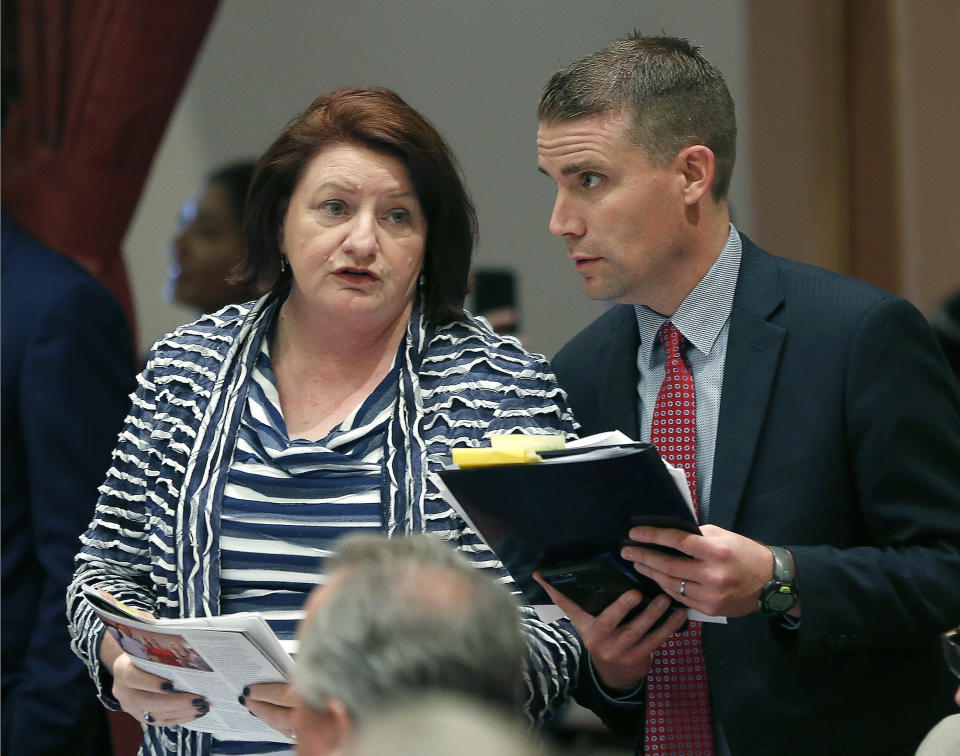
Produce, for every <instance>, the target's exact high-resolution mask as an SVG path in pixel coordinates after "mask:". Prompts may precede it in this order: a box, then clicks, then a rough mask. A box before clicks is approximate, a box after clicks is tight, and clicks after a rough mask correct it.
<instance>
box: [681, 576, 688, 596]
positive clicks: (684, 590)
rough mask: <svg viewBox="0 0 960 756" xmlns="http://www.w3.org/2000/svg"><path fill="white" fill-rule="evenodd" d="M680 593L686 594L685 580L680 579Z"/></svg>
mask: <svg viewBox="0 0 960 756" xmlns="http://www.w3.org/2000/svg"><path fill="white" fill-rule="evenodd" d="M680 595H681V596H686V595H687V581H686V580H681V581H680Z"/></svg>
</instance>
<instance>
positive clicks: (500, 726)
mask: <svg viewBox="0 0 960 756" xmlns="http://www.w3.org/2000/svg"><path fill="white" fill-rule="evenodd" d="M347 752H348V754H349V756H382V754H385V753H388V754H390V756H490V754H495V756H547V754H548V751H547V750H546V749H545V747H544V746H543V745H542V744H538V743H536V742H534V740H533V739H532V738H531V736H530V734H529V733H528V732H527V731H526V729H525V727H524V726H523V725H522V724H521V721H520V719H519V717H515V718H514V717H509V716H507V715H506V714H505V713H504V712H503V711H501V710H499V709H494V708H491V707H489V706H485V705H483V704H481V703H479V702H477V701H475V700H473V699H470V698H465V697H463V696H458V695H439V694H435V693H434V694H430V695H427V696H414V697H412V698H408V699H405V700H404V701H402V702H400V703H397V704H395V705H393V706H390V707H387V708H385V709H384V710H382V711H380V712H378V713H377V715H376V716H374V717H370V718H369V719H368V720H367V721H366V722H364V723H363V724H362V725H361V726H360V728H359V731H358V732H357V736H356V738H355V739H354V741H353V742H352V743H351V744H350V746H349V747H348V750H347Z"/></svg>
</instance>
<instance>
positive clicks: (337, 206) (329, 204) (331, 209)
mask: <svg viewBox="0 0 960 756" xmlns="http://www.w3.org/2000/svg"><path fill="white" fill-rule="evenodd" d="M320 207H321V208H323V210H324V212H325V213H327V215H332V216H334V217H337V216H340V215H345V214H346V212H347V206H346V204H345V203H344V202H342V201H341V200H327V201H326V202H324V203H323V204H322V205H320Z"/></svg>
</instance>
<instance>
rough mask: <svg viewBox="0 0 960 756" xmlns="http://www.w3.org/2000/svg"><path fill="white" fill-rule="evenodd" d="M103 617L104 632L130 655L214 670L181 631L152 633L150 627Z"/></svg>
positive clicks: (180, 665)
mask: <svg viewBox="0 0 960 756" xmlns="http://www.w3.org/2000/svg"><path fill="white" fill-rule="evenodd" d="M102 619H103V621H104V623H105V624H106V625H107V632H108V633H110V635H112V636H113V638H114V640H116V641H117V643H118V644H120V648H122V649H123V650H124V651H126V652H127V653H128V654H130V656H134V657H136V658H138V659H145V660H147V661H152V662H156V663H157V664H165V665H167V666H170V667H182V668H183V669H196V670H199V671H201V672H212V671H213V670H212V669H211V668H210V666H209V665H208V664H207V663H206V662H205V661H204V660H203V659H202V658H201V656H200V654H198V653H197V652H196V650H194V648H193V647H192V646H191V645H190V644H189V643H188V642H187V640H186V639H185V638H184V637H183V636H182V635H176V634H173V633H151V632H150V631H149V630H140V629H138V628H134V627H130V626H129V625H124V624H122V623H120V622H116V621H114V620H113V619H112V618H106V617H102Z"/></svg>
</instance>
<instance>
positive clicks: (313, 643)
mask: <svg viewBox="0 0 960 756" xmlns="http://www.w3.org/2000/svg"><path fill="white" fill-rule="evenodd" d="M329 564H330V566H331V571H330V573H329V574H330V576H331V578H332V580H333V583H332V584H331V586H330V588H329V591H330V594H329V595H326V596H323V597H322V598H321V601H320V603H319V605H318V606H317V607H316V608H315V609H314V610H313V611H312V613H311V614H309V615H308V616H307V618H305V620H304V628H303V630H302V631H301V645H300V652H299V655H298V657H297V670H296V676H295V681H296V687H297V690H298V691H299V693H300V696H301V698H302V699H303V700H304V702H305V703H306V704H307V705H308V706H310V707H312V708H314V709H317V710H322V709H323V708H324V707H325V703H326V701H327V699H331V698H333V699H337V700H339V701H340V702H341V703H342V704H343V705H344V706H345V707H346V708H347V710H348V711H349V712H350V715H351V716H352V717H353V719H355V720H362V719H364V718H365V717H366V716H368V715H369V714H370V713H371V712H373V711H375V710H377V709H378V708H380V707H382V706H384V705H386V704H388V703H392V702H394V701H395V700H396V699H397V697H398V696H407V695H412V694H416V693H424V692H431V691H448V692H458V693H462V694H466V695H470V696H474V697H477V698H480V699H482V700H485V701H489V702H493V703H495V704H497V705H500V706H505V707H509V708H517V707H518V706H519V694H520V686H521V681H522V675H523V667H524V660H525V655H526V647H525V641H524V636H523V633H522V631H521V625H520V611H519V608H518V605H517V603H516V601H515V600H514V598H513V596H512V595H511V594H510V592H509V591H508V590H507V589H506V588H505V587H504V586H502V585H500V584H498V583H497V582H495V581H494V580H493V579H492V578H491V577H490V576H489V575H487V574H486V573H484V572H483V571H481V570H480V569H479V568H477V567H475V566H473V565H472V564H471V563H470V561H469V560H468V559H467V558H466V557H464V556H463V555H461V554H460V553H458V552H457V551H455V550H454V549H453V547H452V546H450V545H449V544H447V543H444V542H443V541H441V540H440V539H438V538H434V537H430V536H425V535H412V536H407V537H402V538H391V539H387V538H385V537H382V536H373V535H351V536H348V537H346V538H345V539H343V541H341V544H340V546H339V548H338V550H337V554H336V555H335V556H334V557H333V558H332V560H331V561H330V562H329Z"/></svg>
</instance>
